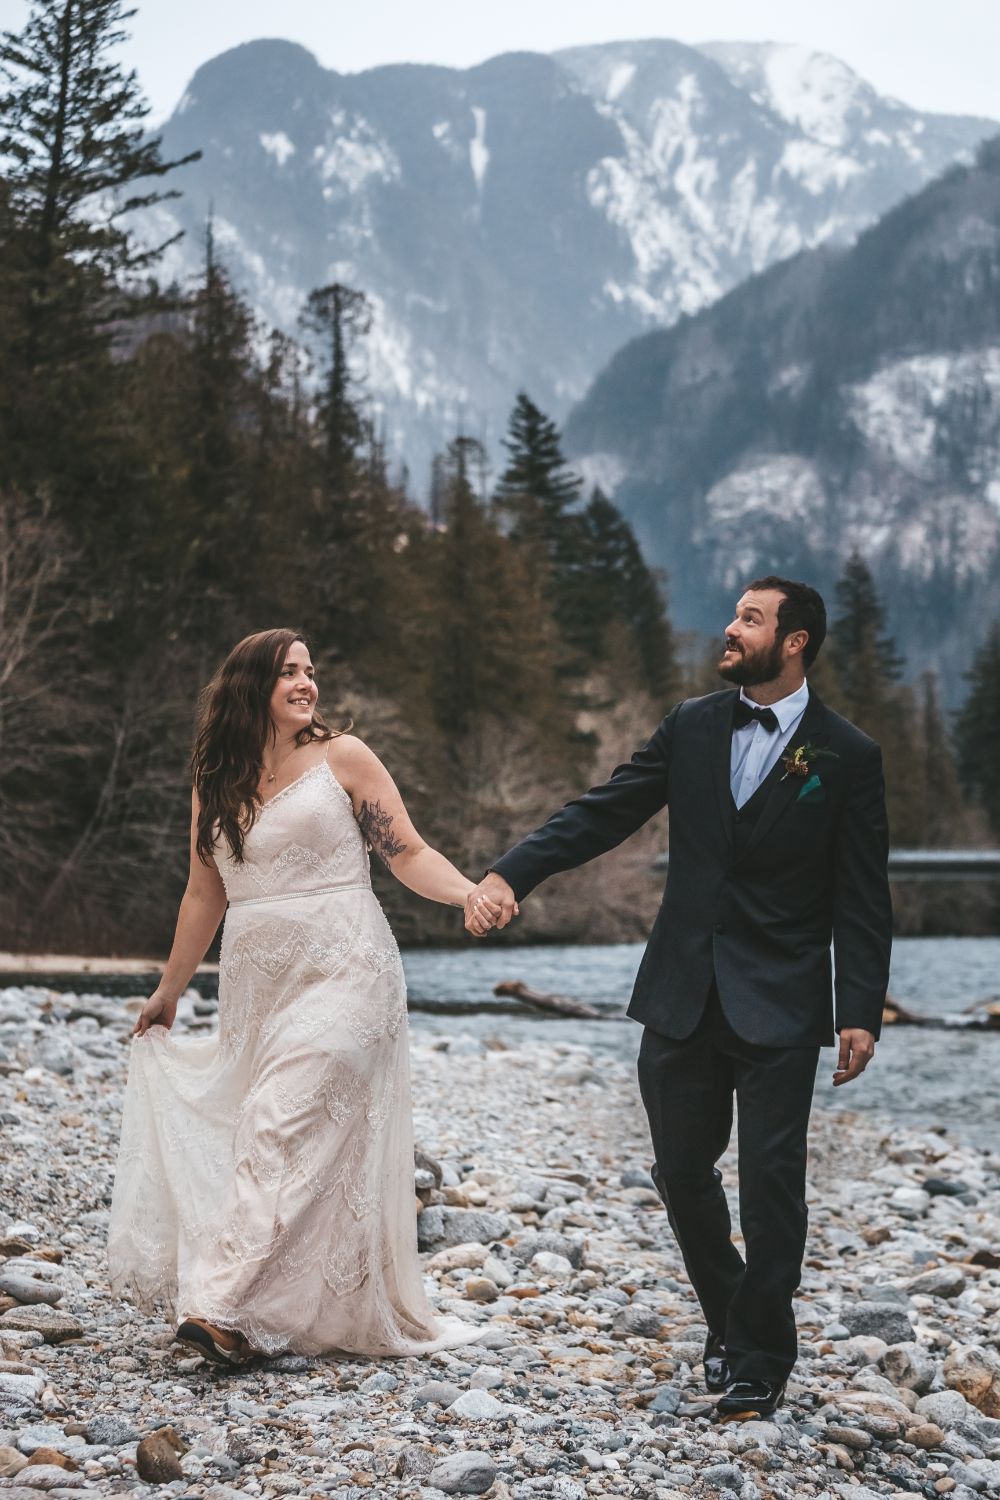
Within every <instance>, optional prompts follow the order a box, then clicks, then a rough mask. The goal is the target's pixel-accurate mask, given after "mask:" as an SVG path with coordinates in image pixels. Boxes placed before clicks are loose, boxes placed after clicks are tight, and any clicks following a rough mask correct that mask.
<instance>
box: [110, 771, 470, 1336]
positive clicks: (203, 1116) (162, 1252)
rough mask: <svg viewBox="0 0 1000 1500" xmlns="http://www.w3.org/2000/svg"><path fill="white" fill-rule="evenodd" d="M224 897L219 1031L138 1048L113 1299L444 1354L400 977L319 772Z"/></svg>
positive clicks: (270, 811)
mask: <svg viewBox="0 0 1000 1500" xmlns="http://www.w3.org/2000/svg"><path fill="white" fill-rule="evenodd" d="M216 859H217V863H218V866H219V869H220V872H221V874H222V878H223V880H224V882H225V886H226V891H227V894H228V897H229V909H228V911H227V914H226V921H225V927H224V930H223V937H222V950H221V962H220V973H219V1028H218V1032H217V1034H216V1035H213V1036H211V1037H200V1036H190V1037H186V1036H179V1035H178V1036H174V1035H172V1033H171V1032H169V1031H167V1030H165V1029H164V1028H163V1027H161V1026H153V1027H151V1028H150V1030H149V1031H148V1032H147V1033H146V1034H145V1035H144V1036H142V1037H137V1038H136V1039H135V1041H134V1042H133V1044H132V1056H131V1061H130V1067H129V1077H128V1084H127V1087H126V1092H125V1105H124V1113H123V1119H122V1135H121V1146H120V1151H119V1159H118V1170H117V1174H116V1178H115V1186H114V1194H113V1198H112V1205H111V1225H110V1234H109V1244H108V1260H109V1271H110V1279H111V1286H112V1289H113V1290H114V1291H115V1292H117V1293H118V1294H119V1295H121V1296H124V1297H127V1298H129V1299H130V1300H132V1301H134V1302H136V1303H138V1304H139V1305H140V1306H141V1307H144V1308H149V1309H151V1308H154V1307H157V1306H159V1307H165V1308H167V1309H168V1310H169V1311H170V1312H171V1313H172V1314H173V1316H174V1317H175V1318H176V1317H183V1316H198V1317H204V1318H208V1319H209V1320H210V1321H212V1322H214V1323H217V1324H219V1325H220V1326H222V1327H224V1328H230V1329H234V1330H238V1331H239V1332H241V1333H243V1334H244V1335H245V1336H246V1338H247V1339H248V1340H249V1341H250V1343H251V1344H252V1345H253V1346H254V1348H256V1349H258V1350H261V1351H262V1352H265V1353H269V1354H275V1353H278V1352H281V1351H283V1350H289V1351H294V1352H296V1353H301V1354H316V1353H323V1352H327V1351H333V1350H345V1351H354V1352H359V1353H365V1354H371V1355H383V1354H414V1353H430V1352H432V1351H433V1350H435V1349H440V1348H445V1347H449V1346H454V1345H457V1344H462V1343H466V1342H469V1341H470V1340H472V1339H474V1338H476V1337H478V1331H477V1330H476V1329H474V1328H472V1327H470V1326H469V1325H468V1324H464V1323H461V1322H457V1321H453V1322H451V1323H444V1322H441V1321H436V1320H435V1319H434V1317H433V1315H432V1313H431V1310H430V1307H429V1304H428V1302H427V1298H426V1295H425V1292H424V1286H423V1278H422V1274H421V1269H420V1262H419V1259H418V1257H417V1243H416V1220H415V1213H414V1194H413V1138H412V1122H411V1107H410V1080H409V1059H408V1052H407V1028H406V993H405V986H404V981H403V971H402V965H401V962H400V958H399V951H398V949H397V947H396V944H395V941H394V939H393V937H392V933H391V931H390V930H389V926H388V923H387V922H386V920H385V916H384V915H383V912H382V909H381V907H380V905H379V903H378V901H377V899H376V897H375V896H374V894H373V892H372V889H371V882H370V876H369V869H368V855H367V850H366V848H365V843H364V840H363V838H362V836H361V832H360V830H359V828H358V825H357V822H356V820H355V818H354V812H353V808H352V806H351V801H350V798H349V797H348V795H347V793H346V792H345V791H344V789H343V788H342V787H341V786H340V784H339V782H338V781H337V780H336V778H335V777H334V775H333V772H332V771H331V770H330V768H329V766H328V765H327V763H326V762H325V761H323V762H321V763H320V764H319V765H317V766H314V767H313V768H312V769H311V770H309V771H306V772H305V773H304V775H302V776H300V777H299V778H298V780H297V781H293V782H292V783H291V784H290V785H289V786H287V787H285V788H284V790H282V791H280V792H279V793H278V794H277V796H275V797H273V798H272V799H271V800H270V801H269V802H268V803H266V804H265V806H264V807H263V809H262V810H261V813H260V816H259V817H258V820H257V822H256V824H255V825H254V827H253V829H252V830H251V831H250V833H249V835H248V836H247V840H246V845H245V849H244V863H243V864H242V865H239V864H237V863H236V862H235V861H234V860H232V859H231V858H229V857H228V856H227V855H223V854H221V853H219V854H217V856H216Z"/></svg>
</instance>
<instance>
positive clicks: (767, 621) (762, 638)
mask: <svg viewBox="0 0 1000 1500" xmlns="http://www.w3.org/2000/svg"><path fill="white" fill-rule="evenodd" d="M784 597H785V596H784V594H780V593H779V592H778V590H777V589H763V590H762V591H761V592H760V593H754V592H753V591H752V590H750V591H748V592H747V593H745V594H744V595H743V598H742V599H741V600H740V602H739V603H738V604H737V606H736V615H735V617H734V619H733V621H732V623H731V624H730V625H728V626H727V627H726V650H725V654H724V656H723V657H722V660H721V661H720V662H719V675H720V676H721V677H724V678H725V679H726V681H727V682H735V683H738V684H739V685H740V686H741V687H753V686H754V685H755V684H758V683H762V682H773V681H774V679H775V678H776V677H778V676H780V674H781V669H782V667H783V666H784V664H785V653H784V646H785V643H784V640H778V639H777V633H778V606H779V605H780V603H781V601H782V599H783V598H784Z"/></svg>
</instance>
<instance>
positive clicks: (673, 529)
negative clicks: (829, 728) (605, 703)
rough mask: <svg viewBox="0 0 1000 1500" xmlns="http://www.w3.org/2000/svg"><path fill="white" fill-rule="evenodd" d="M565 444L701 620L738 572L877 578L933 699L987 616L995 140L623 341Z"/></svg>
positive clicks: (999, 545) (734, 587)
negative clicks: (894, 200)
mask: <svg viewBox="0 0 1000 1500" xmlns="http://www.w3.org/2000/svg"><path fill="white" fill-rule="evenodd" d="M566 440H567V444H568V447H569V450H570V452H571V454H572V455H573V458H574V461H575V462H576V463H577V464H578V465H579V466H580V467H581V468H582V469H583V471H584V473H585V474H586V475H587V476H588V477H589V478H590V479H592V480H594V481H595V482H600V483H601V484H602V487H603V488H604V489H605V490H606V491H607V492H608V493H609V494H610V495H611V496H612V497H613V498H614V499H615V501H616V503H617V504H618V505H619V506H620V508H621V509H622V510H623V511H624V512H625V514H626V515H627V516H628V517H629V518H630V520H631V521H632V523H633V525H634V526H635V528H636V531H637V534H638V536H639V540H640V542H641V544H642V546H643V550H644V553H645V555H646V557H647V559H648V560H649V561H651V562H653V563H658V564H660V565H661V566H663V567H665V568H666V569H667V571H668V573H669V576H670V580H671V584H670V592H671V600H672V605H673V608H674V614H675V618H676V620H677V621H678V623H679V624H681V625H683V626H685V627H687V628H697V629H704V630H710V629H712V628H713V627H716V626H717V623H718V620H719V619H720V618H722V617H723V615H724V614H725V611H726V608H727V606H731V604H732V600H733V598H734V597H735V595H736V594H738V592H739V590H740V588H741V587H742V586H743V585H744V584H745V583H746V581H747V579H748V578H752V577H755V576H759V575H760V574H762V573H769V572H773V571H780V572H782V573H785V574H790V575H793V576H798V577H806V578H809V579H811V580H812V581H814V582H815V583H816V584H817V586H819V587H820V588H822V589H824V590H831V589H832V587H833V584H834V582H835V580H836V578H837V576H838V574H839V572H840V570H841V568H842V566H843V564H844V562H845V561H846V559H847V557H848V556H849V555H850V553H851V552H853V551H855V550H857V551H859V552H860V553H861V554H862V556H863V557H864V558H865V560H866V561H867V562H868V564H869V566H870V567H871V568H872V571H873V573H874V574H875V577H876V580H877V582H878V584H879V587H880V589H881V591H882V594H883V597H884V598H885V600H886V602H887V605H888V608H889V614H890V618H891V619H892V621H893V625H894V628H895V629H896V631H897V634H898V635H899V637H900V639H902V640H908V641H913V642H914V643H919V649H918V650H915V651H914V653H913V654H912V662H911V664H912V665H913V666H914V667H915V669H916V668H919V667H921V666H937V667H938V668H939V669H940V671H941V675H942V680H943V681H944V682H945V683H946V684H947V685H948V698H949V700H950V701H951V702H954V701H956V699H957V697H958V696H960V689H961V673H962V671H964V670H965V668H966V667H967V666H968V664H969V660H970V658H971V655H972V652H973V650H974V649H975V645H976V643H977V641H978V640H980V639H982V637H983V634H984V633H985V631H986V629H987V628H988V626H989V624H990V622H991V621H992V620H993V619H995V618H997V617H998V616H1000V138H998V139H996V140H992V141H990V142H987V143H986V144H985V145H984V146H983V147H981V148H980V150H979V152H978V155H977V161H976V163H975V165H974V166H971V167H967V168H955V169H953V170H951V171H950V172H947V173H945V174H944V175H943V176H942V177H941V178H939V179H938V180H937V181H935V182H934V183H932V184H930V185H929V186H928V187H926V188H925V189H924V190H923V191H922V192H921V193H920V194H917V195H915V196H914V197H912V198H910V199H908V200H906V201H905V202H904V203H902V204H901V205H899V206H898V207H897V208H896V209H894V210H891V211H890V212H889V213H888V214H887V215H885V216H884V217H883V218H882V219H881V220H880V221H879V222H878V223H877V224H876V225H874V226H873V227H872V228H871V229H869V230H868V231H866V232H865V233H864V234H863V235H862V236H861V237H860V238H859V240H858V241H857V243H856V244H855V245H854V246H852V247H850V248H840V249H833V248H829V247H820V248H818V249H816V250H813V251H811V252H807V253H805V254H803V255H800V256H798V257H796V258H794V259H792V260H790V261H786V262H784V263H782V264H780V265H778V266H775V267H772V268H770V269H769V270H768V271H767V272H765V273H763V274H762V275H760V276H758V277H756V278H753V279H751V280H750V281H748V282H746V283H744V284H742V285H741V286H739V287H737V288H735V289H734V290H733V291H732V292H730V293H728V294H727V296H726V297H725V298H723V299H722V300H720V301H719V302H718V303H716V304H715V305H713V306H711V307H709V308H706V309H705V310H704V311H702V312H701V313H700V314H698V315H697V316H696V317H694V318H691V319H689V320H687V321H686V322H684V323H682V324H679V325H677V326H675V327H674V328H671V329H669V330H665V331H662V332H657V333H653V334H647V335H645V336H644V337H641V338H638V339H636V340H634V341H633V342H632V343H630V344H628V345H626V346H625V347H624V348H623V349H621V350H620V351H619V352H618V354H617V355H616V356H615V357H614V359H613V360H612V361H611V362H610V364H609V365H608V366H607V367H606V368H605V369H604V370H603V371H602V372H601V375H600V376H599V377H598V379H597V380H596V381H595V382H594V385H593V386H592V388H591V390H590V392H589V393H588V395H587V397H586V399H585V400H584V402H583V403H581V404H580V405H579V406H578V407H576V408H575V409H574V411H573V412H572V413H571V414H570V417H569V419H568V422H567V426H566Z"/></svg>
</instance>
